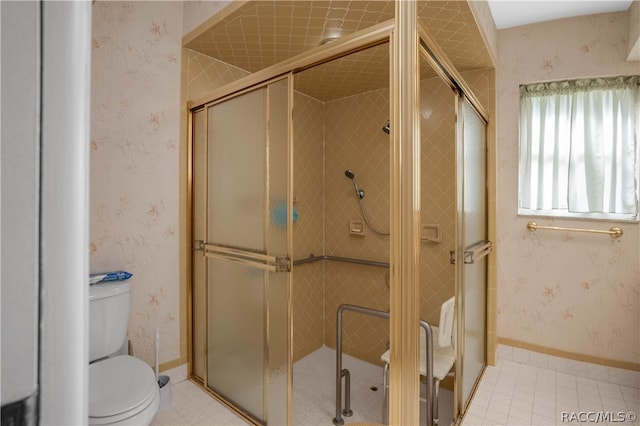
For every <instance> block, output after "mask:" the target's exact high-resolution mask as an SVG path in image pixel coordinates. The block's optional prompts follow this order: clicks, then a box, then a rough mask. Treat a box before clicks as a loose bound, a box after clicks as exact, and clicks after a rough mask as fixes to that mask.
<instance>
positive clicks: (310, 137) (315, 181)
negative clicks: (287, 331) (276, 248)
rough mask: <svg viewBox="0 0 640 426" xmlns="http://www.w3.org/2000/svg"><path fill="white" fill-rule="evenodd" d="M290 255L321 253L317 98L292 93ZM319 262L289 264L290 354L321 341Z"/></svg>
mask: <svg viewBox="0 0 640 426" xmlns="http://www.w3.org/2000/svg"><path fill="white" fill-rule="evenodd" d="M293 111H294V115H293V121H294V123H295V125H294V127H293V128H294V132H295V133H294V154H293V158H294V165H293V171H294V176H293V182H294V189H293V191H294V194H293V196H294V200H295V201H294V206H295V208H296V209H297V210H298V214H299V216H298V220H297V222H296V223H295V224H294V225H293V258H294V259H303V258H306V257H309V255H311V254H313V255H316V256H321V255H323V254H324V246H323V232H322V231H323V214H322V213H323V206H324V200H323V188H324V184H323V166H324V164H323V161H322V157H323V152H324V141H323V135H324V133H323V129H322V103H321V102H319V101H317V100H315V99H313V98H310V97H308V96H306V95H302V94H300V93H299V92H295V97H294V110H293ZM323 271H324V263H323V262H316V263H309V264H303V265H300V266H296V267H294V268H293V274H292V280H293V288H292V292H293V295H292V299H293V324H294V326H293V359H294V361H297V360H298V359H300V358H302V357H303V356H305V355H307V354H309V353H310V352H313V351H314V350H316V349H318V348H319V347H321V346H322V344H323V343H324V272H323Z"/></svg>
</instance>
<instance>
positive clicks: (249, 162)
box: [208, 88, 267, 252]
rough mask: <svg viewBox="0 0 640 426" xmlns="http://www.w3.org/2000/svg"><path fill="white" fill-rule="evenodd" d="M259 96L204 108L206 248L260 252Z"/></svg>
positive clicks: (262, 160)
mask: <svg viewBox="0 0 640 426" xmlns="http://www.w3.org/2000/svg"><path fill="white" fill-rule="evenodd" d="M265 92H266V89H265V88H262V89H258V90H255V91H253V92H250V93H247V94H244V95H241V96H238V97H236V98H233V99H230V100H228V101H225V102H222V103H220V104H217V105H213V106H211V107H210V108H209V121H208V129H209V131H208V133H209V135H208V136H209V147H208V151H209V152H208V160H209V178H208V180H209V200H208V201H209V214H208V219H209V238H208V242H210V243H213V244H217V245H224V246H233V247H241V248H244V249H249V250H254V251H260V252H263V251H264V249H265V247H264V222H265V221H264V213H265V188H266V183H265V181H266V179H265V177H266V153H267V150H266V134H265Z"/></svg>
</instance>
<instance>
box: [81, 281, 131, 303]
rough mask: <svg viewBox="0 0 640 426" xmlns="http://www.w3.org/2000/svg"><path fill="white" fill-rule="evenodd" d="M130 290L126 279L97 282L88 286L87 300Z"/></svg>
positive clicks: (116, 294)
mask: <svg viewBox="0 0 640 426" xmlns="http://www.w3.org/2000/svg"><path fill="white" fill-rule="evenodd" d="M130 292H131V285H130V284H129V282H128V281H114V282H105V283H98V284H93V285H90V286H89V301H92V300H98V299H102V298H105V297H113V296H118V295H119V294H126V293H130Z"/></svg>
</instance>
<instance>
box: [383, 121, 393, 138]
mask: <svg viewBox="0 0 640 426" xmlns="http://www.w3.org/2000/svg"><path fill="white" fill-rule="evenodd" d="M382 131H383V132H385V133H386V134H388V135H389V134H391V123H389V122H388V121H387V124H385V125H384V126H383V127H382Z"/></svg>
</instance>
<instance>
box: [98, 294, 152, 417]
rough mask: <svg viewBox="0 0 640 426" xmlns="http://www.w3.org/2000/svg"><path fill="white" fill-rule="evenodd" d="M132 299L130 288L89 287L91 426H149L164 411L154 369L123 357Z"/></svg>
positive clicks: (141, 362)
mask: <svg viewBox="0 0 640 426" xmlns="http://www.w3.org/2000/svg"><path fill="white" fill-rule="evenodd" d="M130 293H131V287H130V284H129V283H128V282H115V283H106V284H94V285H92V286H90V287H89V360H90V361H91V363H90V364H89V419H88V420H89V421H88V423H89V424H94V425H114V424H119V425H148V424H149V423H151V421H152V420H153V417H154V416H155V414H156V412H157V411H158V407H159V405H160V390H159V386H158V382H157V381H156V376H155V373H154V372H153V370H152V369H151V366H150V365H149V364H147V363H146V362H144V361H142V360H140V359H138V358H134V357H132V356H129V355H123V354H122V351H121V348H122V347H126V342H127V338H126V335H127V326H128V323H129V313H130V312H131V301H130V295H131V294H130ZM125 352H126V351H125Z"/></svg>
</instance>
